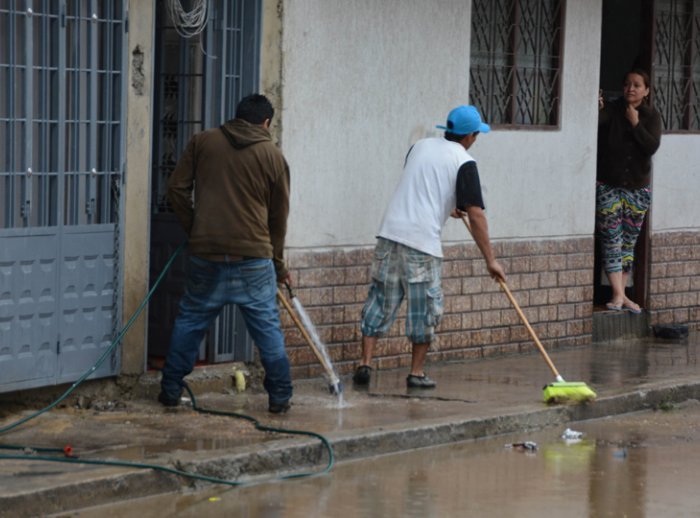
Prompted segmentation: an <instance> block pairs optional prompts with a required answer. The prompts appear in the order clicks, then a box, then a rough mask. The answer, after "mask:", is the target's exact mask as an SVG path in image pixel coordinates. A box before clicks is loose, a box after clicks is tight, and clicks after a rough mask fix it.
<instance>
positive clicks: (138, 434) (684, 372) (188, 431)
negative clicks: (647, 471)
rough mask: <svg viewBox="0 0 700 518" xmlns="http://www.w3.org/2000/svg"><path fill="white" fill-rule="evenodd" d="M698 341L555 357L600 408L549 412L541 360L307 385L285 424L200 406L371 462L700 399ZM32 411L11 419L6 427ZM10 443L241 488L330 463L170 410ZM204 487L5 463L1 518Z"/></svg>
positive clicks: (218, 395)
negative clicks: (362, 384) (424, 385)
mask: <svg viewBox="0 0 700 518" xmlns="http://www.w3.org/2000/svg"><path fill="white" fill-rule="evenodd" d="M699 338H700V336H698V334H697V333H691V335H690V337H689V338H687V339H684V340H683V341H673V340H653V339H643V340H634V341H620V342H611V343H606V344H601V343H599V344H594V345H592V346H587V347H580V348H577V349H572V350H562V351H555V352H553V353H552V359H553V361H554V363H555V364H556V365H557V367H558V369H559V370H560V372H561V373H562V375H563V376H564V377H565V378H566V379H567V380H568V381H584V382H586V383H588V384H589V386H591V388H593V389H594V390H596V392H597V393H598V399H597V401H596V402H595V403H594V404H591V405H584V406H553V407H547V406H546V405H544V404H543V403H542V399H541V398H542V387H543V385H544V384H545V383H548V382H550V381H553V380H552V375H551V373H550V372H549V370H548V369H547V367H546V365H545V363H544V361H543V360H542V358H541V357H540V356H539V355H538V354H536V353H533V354H532V355H527V356H510V357H501V358H494V359H488V360H478V361H469V362H459V363H447V364H433V365H429V366H428V372H429V374H430V376H431V377H432V378H433V379H435V380H436V381H437V382H438V387H437V389H435V390H431V391H415V390H412V391H409V390H408V389H406V386H405V376H406V371H405V370H396V371H394V370H391V371H382V372H375V373H374V374H375V376H374V377H373V380H372V383H371V384H370V386H369V388H367V389H362V390H356V389H354V388H353V387H352V382H351V381H350V380H348V379H344V380H343V381H344V382H345V385H346V387H345V392H344V394H343V398H342V400H339V399H338V398H337V397H335V396H332V395H330V394H329V393H328V385H327V382H326V381H325V380H323V379H316V380H303V381H299V382H296V383H295V396H294V400H293V406H292V409H291V411H290V412H289V413H288V414H286V415H283V416H272V415H270V414H268V413H267V411H266V405H265V402H266V397H265V395H264V394H259V393H250V392H244V393H241V394H235V393H233V390H232V388H231V385H230V383H229V385H228V386H222V387H221V388H220V390H218V391H211V392H207V393H202V394H201V395H197V401H198V404H199V406H201V407H204V408H214V409H219V410H224V411H232V412H239V413H244V414H248V415H251V416H253V417H255V418H257V419H259V420H260V421H261V422H262V423H264V424H265V425H271V426H274V427H280V428H290V429H297V430H298V429H302V430H310V431H313V432H316V433H320V434H323V435H324V436H325V437H327V438H328V440H329V441H330V442H331V443H332V445H333V451H334V455H335V459H336V461H347V460H356V459H367V458H369V457H375V456H377V455H381V454H386V453H395V452H402V451H409V450H413V449H416V448H424V447H428V446H435V445H440V444H449V443H454V442H457V441H463V440H468V439H479V438H485V437H492V436H496V435H500V434H507V433H525V432H527V433H529V432H534V431H536V430H540V429H545V430H547V429H554V428H561V427H562V426H563V425H567V423H573V422H580V421H582V420H588V419H595V418H599V417H605V416H610V415H618V414H624V413H627V412H633V411H638V410H644V409H649V408H664V407H665V406H669V405H673V404H676V403H678V402H681V401H686V400H689V399H700V367H699V366H698V353H699V352H700V340H699ZM29 413H31V412H30V411H29V410H26V409H24V410H21V411H18V412H16V413H13V414H11V415H6V416H5V417H4V419H2V420H1V421H0V427H2V426H6V425H8V424H9V423H11V422H14V421H16V420H17V419H19V418H21V417H24V416H26V415H28V414H29ZM0 444H19V445H32V446H34V447H38V446H44V447H47V446H48V447H59V448H62V447H64V446H65V445H67V444H70V445H71V446H72V447H73V449H74V451H75V453H76V454H78V455H79V456H81V457H82V458H85V459H106V458H109V459H122V460H130V461H136V462H147V463H153V464H159V465H165V466H170V467H177V468H178V469H181V470H185V471H198V472H200V473H205V474H207V475H209V476H215V477H220V478H226V479H230V480H237V481H259V480H260V479H268V478H270V477H273V476H275V475H277V474H279V473H293V472H296V471H305V472H306V471H321V470H322V469H323V467H324V466H325V465H326V462H327V460H328V459H327V456H326V453H325V451H324V449H323V447H322V446H321V444H320V443H319V441H318V440H317V439H314V438H308V437H297V436H291V435H288V434H274V433H269V432H261V431H258V430H256V429H255V428H254V427H253V426H252V425H251V424H250V423H249V422H248V421H246V420H242V419H232V418H230V417H224V416H214V415H203V414H200V413H197V412H194V411H193V410H192V409H191V408H190V407H186V406H182V407H180V408H178V409H174V410H169V409H163V408H162V407H161V406H160V405H159V404H158V403H156V402H155V401H153V400H135V401H127V402H118V403H117V404H114V405H107V406H105V407H104V408H101V409H100V408H98V407H95V408H93V409H87V410H84V409H76V408H72V407H68V408H63V409H56V410H52V411H51V412H48V413H46V414H43V415H41V416H39V417H38V418H36V419H34V420H32V421H29V422H28V423H26V424H24V425H23V426H21V427H19V428H18V429H16V430H13V431H11V432H9V433H5V434H3V435H2V436H0ZM0 453H2V452H0ZM320 478H323V479H325V478H326V477H320ZM193 486H196V487H200V488H210V487H218V488H221V486H210V485H208V484H206V483H203V482H197V483H195V482H193V481H192V480H191V479H187V478H183V477H179V476H175V475H171V474H166V473H162V472H154V471H153V470H144V469H137V468H121V467H119V468H118V467H105V466H93V465H87V466H86V465H77V464H70V465H69V464H64V463H61V464H58V463H47V462H30V461H16V460H0V516H35V515H45V514H50V513H59V512H62V511H67V510H70V509H78V508H82V507H87V506H90V505H97V504H102V503H107V502H114V501H119V500H124V499H129V498H138V497H145V496H151V495H154V494H158V493H164V492H168V491H175V490H179V489H182V488H192V487H193Z"/></svg>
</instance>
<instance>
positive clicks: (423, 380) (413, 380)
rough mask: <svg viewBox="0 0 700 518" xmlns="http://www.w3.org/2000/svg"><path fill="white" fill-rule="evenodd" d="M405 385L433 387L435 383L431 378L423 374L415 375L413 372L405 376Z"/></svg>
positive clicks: (409, 386) (410, 386)
mask: <svg viewBox="0 0 700 518" xmlns="http://www.w3.org/2000/svg"><path fill="white" fill-rule="evenodd" d="M406 386H407V387H408V388H424V389H429V388H435V387H436V386H437V383H435V382H434V381H433V380H431V379H430V378H429V377H428V376H426V375H425V374H423V375H422V376H416V375H415V374H409V375H408V377H407V378H406Z"/></svg>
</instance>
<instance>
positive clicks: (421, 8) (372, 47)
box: [282, 0, 601, 248]
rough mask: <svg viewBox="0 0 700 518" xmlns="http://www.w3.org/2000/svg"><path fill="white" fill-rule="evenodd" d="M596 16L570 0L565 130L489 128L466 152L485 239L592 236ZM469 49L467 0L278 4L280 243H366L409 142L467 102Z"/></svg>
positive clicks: (593, 3) (594, 2)
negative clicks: (284, 231) (282, 163)
mask: <svg viewBox="0 0 700 518" xmlns="http://www.w3.org/2000/svg"><path fill="white" fill-rule="evenodd" d="M428 5H429V6H430V8H429V9H428V8H427V6H428ZM600 16H601V4H600V0H585V1H582V0H571V1H569V2H567V7H566V25H565V30H564V35H565V49H564V65H563V79H562V123H561V128H560V129H558V130H554V131H551V130H550V131H492V132H491V133H489V134H488V135H482V136H480V137H479V139H478V141H477V143H476V144H475V145H474V147H473V148H472V149H471V150H470V152H471V153H472V154H473V155H474V157H475V158H476V159H477V161H478V163H479V170H480V175H481V179H482V184H483V187H484V191H485V199H486V203H487V211H488V215H489V220H490V225H491V233H492V237H493V238H496V239H513V238H515V239H518V238H525V237H570V236H589V235H592V233H593V226H594V184H595V146H596V131H597V104H596V102H597V92H598V73H599V71H598V68H599V62H598V59H599V55H600V52H599V51H600V48H599V47H600V24H601V20H600ZM469 47H470V4H469V2H465V1H464V0H439V1H434V2H430V3H429V4H426V2H424V1H422V0H383V1H382V2H378V1H373V0H355V1H353V2H343V1H341V0H294V1H288V2H285V3H284V35H283V44H282V49H283V78H284V79H283V85H282V105H283V110H282V118H283V128H284V129H283V136H282V145H283V149H284V152H285V155H286V156H287V158H288V160H289V162H290V165H291V169H292V209H291V215H290V222H289V223H290V229H289V234H288V241H287V245H288V246H289V247H291V248H299V247H315V248H317V247H325V246H348V245H367V244H372V243H373V242H374V233H375V232H376V230H377V228H378V226H379V222H380V220H381V217H382V215H383V212H384V208H385V207H386V205H387V202H388V199H389V197H390V196H391V194H392V192H393V189H394V186H395V185H396V182H397V180H398V177H399V175H400V174H401V168H402V165H403V159H404V156H405V154H406V151H407V150H408V148H409V146H410V144H412V143H413V142H415V140H417V139H418V138H421V137H424V136H426V135H438V134H440V133H441V132H440V131H439V130H435V129H434V127H435V125H436V124H444V119H445V117H446V115H447V112H448V111H449V110H450V109H451V108H452V107H454V106H456V105H458V104H463V103H467V102H468V98H469V90H468V87H469ZM443 237H444V240H445V241H451V240H462V239H465V230H464V228H463V226H460V224H459V222H457V221H454V222H450V223H448V227H447V228H446V230H445V233H444V236H443Z"/></svg>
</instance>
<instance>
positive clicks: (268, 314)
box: [161, 257, 292, 404]
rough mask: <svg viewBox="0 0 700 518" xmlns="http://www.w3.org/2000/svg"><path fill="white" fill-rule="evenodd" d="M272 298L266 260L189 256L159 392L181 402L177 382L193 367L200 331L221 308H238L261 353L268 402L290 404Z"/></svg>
mask: <svg viewBox="0 0 700 518" xmlns="http://www.w3.org/2000/svg"><path fill="white" fill-rule="evenodd" d="M276 297H277V281H276V276H275V270H274V266H273V264H272V261H271V260H270V259H246V260H243V261H236V262H215V261H207V260H205V259H201V258H199V257H190V259H189V264H188V271H187V284H186V287H185V294H184V295H183V296H182V300H180V310H179V314H178V316H177V319H176V320H175V326H174V328H173V334H172V337H171V339H170V349H169V350H168V356H167V357H166V359H165V367H163V378H162V381H161V388H162V390H163V392H164V393H165V395H166V396H167V397H168V398H169V399H179V398H180V395H181V394H182V387H183V384H182V383H183V382H182V378H184V377H185V376H187V375H188V374H189V373H190V372H192V369H193V368H194V364H195V361H196V360H197V354H198V352H199V344H200V343H201V341H202V338H203V337H204V333H205V332H206V331H207V329H208V328H209V325H210V324H211V322H212V321H213V320H214V319H215V318H216V317H217V316H218V314H219V312H220V311H221V308H222V307H223V306H224V305H226V304H237V305H238V307H239V308H240V310H241V313H242V314H243V318H244V320H245V324H246V327H247V328H248V332H249V333H250V335H251V337H252V338H253V341H254V342H255V345H256V346H257V348H258V351H259V352H260V360H261V363H262V365H263V368H264V369H265V380H264V383H263V384H264V387H265V390H267V393H268V396H269V402H270V403H275V404H281V403H285V402H287V401H289V399H290V398H291V397H292V377H291V373H290V368H289V359H288V358H287V352H286V351H285V348H284V335H283V334H282V329H281V326H280V318H279V309H278V307H277V298H276Z"/></svg>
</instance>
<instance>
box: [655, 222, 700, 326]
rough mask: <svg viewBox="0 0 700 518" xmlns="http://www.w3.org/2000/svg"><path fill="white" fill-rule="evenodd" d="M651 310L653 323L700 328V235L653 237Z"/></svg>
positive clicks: (694, 233) (675, 233)
mask: <svg viewBox="0 0 700 518" xmlns="http://www.w3.org/2000/svg"><path fill="white" fill-rule="evenodd" d="M649 311H650V314H651V323H652V324H686V325H688V326H689V327H690V328H692V329H700V233H698V232H664V233H658V234H653V235H652V239H651V272H650V275H649Z"/></svg>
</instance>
